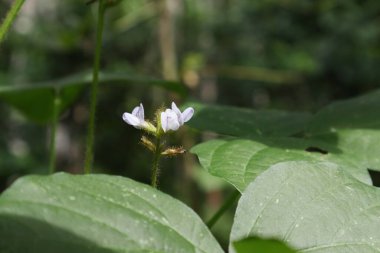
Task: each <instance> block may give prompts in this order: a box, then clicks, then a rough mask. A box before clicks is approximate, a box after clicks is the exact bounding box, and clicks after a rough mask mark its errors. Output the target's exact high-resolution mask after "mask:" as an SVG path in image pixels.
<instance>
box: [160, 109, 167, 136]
mask: <svg viewBox="0 0 380 253" xmlns="http://www.w3.org/2000/svg"><path fill="white" fill-rule="evenodd" d="M167 126H168V117H167V115H166V111H165V112H161V127H162V130H164V132H166V131H168V128H167Z"/></svg>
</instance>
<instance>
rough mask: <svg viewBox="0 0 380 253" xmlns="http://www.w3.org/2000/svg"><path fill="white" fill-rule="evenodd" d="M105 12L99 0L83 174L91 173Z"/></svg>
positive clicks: (104, 3) (104, 7) (101, 0)
mask: <svg viewBox="0 0 380 253" xmlns="http://www.w3.org/2000/svg"><path fill="white" fill-rule="evenodd" d="M105 10H106V0H99V7H98V23H97V30H96V46H95V57H94V66H93V73H92V85H91V97H90V118H89V122H88V130H87V141H86V155H85V162H84V172H85V174H89V173H91V170H92V163H93V157H94V138H95V116H96V104H97V95H98V86H99V69H100V57H101V51H102V38H103V29H104V14H105Z"/></svg>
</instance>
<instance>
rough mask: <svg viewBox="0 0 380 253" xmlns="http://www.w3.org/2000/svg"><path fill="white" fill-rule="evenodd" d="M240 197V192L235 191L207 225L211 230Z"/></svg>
mask: <svg viewBox="0 0 380 253" xmlns="http://www.w3.org/2000/svg"><path fill="white" fill-rule="evenodd" d="M239 197H240V192H239V191H236V190H235V191H234V192H233V193H232V194H231V195H230V196H229V197H228V198H227V199H226V201H225V202H224V203H223V205H222V206H221V207H220V208H219V210H218V211H217V212H216V213H215V214H214V215H213V216H212V217H211V219H210V220H209V221H208V222H207V223H206V224H207V226H208V227H209V228H210V229H211V228H212V227H213V226H214V225H215V223H216V222H217V221H218V220H219V219H220V217H222V215H223V214H224V213H225V212H226V211H227V210H228V209H229V208H230V207H231V206H232V205H233V204H235V202H236V201H237V200H238V198H239Z"/></svg>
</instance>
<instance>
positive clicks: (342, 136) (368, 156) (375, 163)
mask: <svg viewBox="0 0 380 253" xmlns="http://www.w3.org/2000/svg"><path fill="white" fill-rule="evenodd" d="M313 138H314V139H318V140H322V141H324V142H327V143H330V144H331V145H334V146H336V147H338V148H339V149H340V150H342V152H343V154H342V155H344V156H345V157H350V158H351V160H355V161H356V163H357V164H359V166H360V167H362V168H365V169H372V170H378V171H380V155H379V154H380V130H374V129H340V130H339V131H336V132H335V133H330V134H322V135H317V136H314V137H313Z"/></svg>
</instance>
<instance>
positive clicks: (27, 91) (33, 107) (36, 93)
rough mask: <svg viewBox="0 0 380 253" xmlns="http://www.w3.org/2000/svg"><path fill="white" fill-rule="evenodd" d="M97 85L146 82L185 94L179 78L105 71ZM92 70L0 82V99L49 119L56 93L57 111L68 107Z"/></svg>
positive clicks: (35, 117) (40, 119)
mask: <svg viewBox="0 0 380 253" xmlns="http://www.w3.org/2000/svg"><path fill="white" fill-rule="evenodd" d="M99 78H100V80H99V82H100V85H103V86H106V85H125V84H128V85H130V84H149V85H157V86H160V87H163V88H165V89H168V90H170V91H173V92H177V93H178V94H180V95H182V96H183V95H185V94H186V89H185V88H184V86H183V85H181V84H180V83H178V82H172V81H164V80H157V79H151V78H147V77H142V76H134V75H128V74H112V73H104V74H100V76H99ZM91 80H92V76H91V74H78V75H75V76H72V77H68V78H64V79H61V80H56V81H48V82H44V83H35V84H28V85H4V86H0V99H1V100H3V101H5V102H6V103H8V104H10V105H11V106H13V107H15V108H16V109H18V110H19V111H20V112H21V113H22V114H24V115H25V116H26V117H27V118H28V119H30V120H33V121H35V122H38V123H43V124H45V123H48V122H49V121H51V120H52V118H53V104H54V98H55V96H56V94H59V96H60V97H61V103H62V105H61V108H60V111H61V112H62V111H64V110H65V109H67V108H68V107H69V106H70V105H71V104H72V103H73V102H74V101H75V100H76V99H77V97H78V95H79V94H81V92H82V91H83V89H84V88H85V87H87V86H88V85H90V84H91V82H92V81H91Z"/></svg>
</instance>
